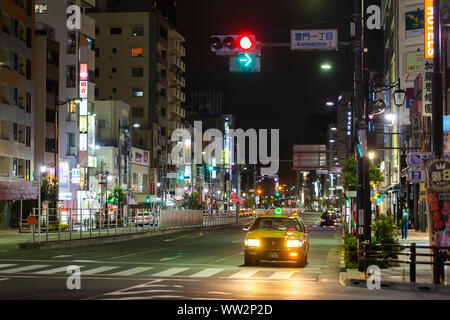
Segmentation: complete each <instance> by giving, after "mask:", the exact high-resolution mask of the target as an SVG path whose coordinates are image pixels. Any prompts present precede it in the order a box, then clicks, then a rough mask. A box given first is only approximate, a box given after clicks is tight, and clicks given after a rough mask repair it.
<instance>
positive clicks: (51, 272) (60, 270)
mask: <svg viewBox="0 0 450 320" xmlns="http://www.w3.org/2000/svg"><path fill="white" fill-rule="evenodd" d="M67 267H68V266H64V267H60V268H55V269H49V270H44V271H38V272H33V274H55V273H62V272H64V273H67ZM77 267H79V268H83V267H84V266H77Z"/></svg>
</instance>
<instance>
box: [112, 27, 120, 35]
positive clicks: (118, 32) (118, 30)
mask: <svg viewBox="0 0 450 320" xmlns="http://www.w3.org/2000/svg"><path fill="white" fill-rule="evenodd" d="M109 30H110V34H122V28H120V27H113V28H111V29H109Z"/></svg>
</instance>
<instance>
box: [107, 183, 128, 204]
mask: <svg viewBox="0 0 450 320" xmlns="http://www.w3.org/2000/svg"><path fill="white" fill-rule="evenodd" d="M125 196H126V195H125V192H123V189H122V187H121V186H114V188H113V190H112V192H111V193H110V194H108V203H110V204H114V205H118V204H119V203H124V201H125Z"/></svg>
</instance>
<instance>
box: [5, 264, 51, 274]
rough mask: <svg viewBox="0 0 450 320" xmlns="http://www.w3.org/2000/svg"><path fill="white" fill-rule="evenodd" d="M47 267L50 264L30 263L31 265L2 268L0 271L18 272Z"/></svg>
mask: <svg viewBox="0 0 450 320" xmlns="http://www.w3.org/2000/svg"><path fill="white" fill-rule="evenodd" d="M47 267H50V266H49V265H42V264H34V265H31V266H26V267H20V268H14V269H7V270H3V271H0V273H18V272H24V271H30V270H35V269H42V268H47Z"/></svg>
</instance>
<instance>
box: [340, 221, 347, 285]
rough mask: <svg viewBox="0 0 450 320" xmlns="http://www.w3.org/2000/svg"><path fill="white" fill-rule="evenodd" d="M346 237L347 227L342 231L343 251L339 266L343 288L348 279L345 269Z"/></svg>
mask: <svg viewBox="0 0 450 320" xmlns="http://www.w3.org/2000/svg"><path fill="white" fill-rule="evenodd" d="M344 236H345V227H344V228H343V229H342V251H341V263H340V266H339V283H340V284H341V285H342V286H346V284H345V280H346V279H347V268H346V267H345V259H344V256H345V251H344V250H345V249H344Z"/></svg>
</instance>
